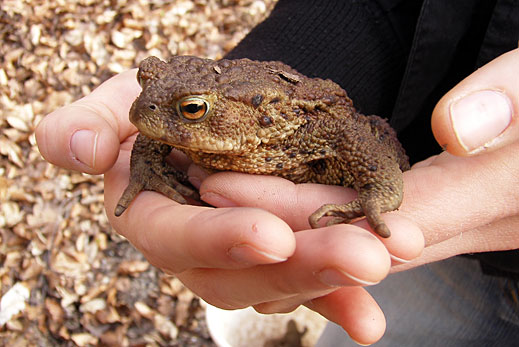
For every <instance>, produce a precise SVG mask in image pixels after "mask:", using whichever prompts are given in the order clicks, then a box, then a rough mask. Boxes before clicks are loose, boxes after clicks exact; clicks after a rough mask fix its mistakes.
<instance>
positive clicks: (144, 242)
mask: <svg viewBox="0 0 519 347" xmlns="http://www.w3.org/2000/svg"><path fill="white" fill-rule="evenodd" d="M128 157H129V153H128V152H122V154H121V156H120V158H119V160H118V162H117V163H116V164H115V165H114V167H113V168H112V169H111V170H110V171H108V172H107V173H106V174H105V206H106V210H107V215H108V218H109V220H110V223H111V224H112V226H114V228H115V229H116V230H117V231H119V232H120V233H121V234H122V235H123V236H125V237H126V238H128V240H130V242H132V244H133V245H134V246H135V247H137V248H138V249H139V250H141V251H142V252H143V253H144V255H145V256H146V257H147V258H148V260H149V261H150V262H151V263H152V264H154V265H155V266H158V267H160V268H164V269H167V270H169V271H170V272H173V273H178V272H182V271H185V270H186V269H190V268H194V267H211V268H233V269H235V268H244V267H250V266H251V265H254V264H270V263H276V262H280V261H284V260H286V259H287V258H288V257H289V256H290V255H292V253H293V252H294V248H295V239H294V234H293V232H292V230H291V229H290V228H289V227H288V226H287V224H286V223H285V222H283V221H282V220H280V219H279V218H277V217H275V216H273V215H272V214H269V213H267V212H266V211H263V210H260V209H255V208H247V209H246V208H239V209H238V208H234V209H233V208H228V209H213V208H208V207H201V206H191V205H179V204H178V203H176V202H174V201H172V200H170V199H168V198H166V197H165V196H163V195H161V194H159V193H155V192H141V193H140V194H139V195H138V196H137V197H136V198H135V200H134V201H133V202H132V203H131V205H130V207H129V208H128V209H127V210H126V211H125V213H124V214H123V215H122V216H121V217H115V216H114V214H113V211H114V207H115V205H116V203H117V200H118V199H119V197H120V195H121V194H122V191H123V190H124V188H125V186H126V185H127V184H128V183H127V182H128V160H129V159H128Z"/></svg>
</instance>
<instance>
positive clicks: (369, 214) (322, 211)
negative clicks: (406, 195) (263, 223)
mask: <svg viewBox="0 0 519 347" xmlns="http://www.w3.org/2000/svg"><path fill="white" fill-rule="evenodd" d="M396 183H397V185H398V186H399V185H400V184H401V182H400V181H398V182H396ZM391 185H392V184H391ZM386 188H387V186H386ZM394 188H395V187H394ZM395 191H397V192H398V191H400V192H401V191H402V190H401V189H381V190H379V189H374V190H371V189H370V190H361V192H360V194H359V197H358V198H357V199H356V200H353V201H351V202H349V203H347V204H345V205H334V204H327V205H323V206H321V208H319V209H318V210H317V211H315V212H314V213H312V214H311V215H310V217H309V218H308V221H309V222H310V225H311V226H312V228H317V227H318V222H319V220H320V219H321V218H323V217H334V218H332V219H331V220H330V221H328V223H327V224H326V225H328V226H329V225H334V224H339V223H350V222H351V221H352V220H353V219H355V218H358V217H363V216H366V219H367V221H368V224H369V226H370V227H371V229H372V230H373V231H374V232H375V233H377V234H378V235H379V236H380V237H384V238H387V237H389V236H391V232H390V231H389V228H388V227H387V225H386V223H384V221H383V220H382V217H381V214H382V213H383V212H388V211H393V210H396V209H397V208H398V207H399V206H400V203H401V202H402V194H401V193H400V194H396V195H389V194H384V193H381V192H395Z"/></svg>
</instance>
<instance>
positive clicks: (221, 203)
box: [200, 192, 238, 207]
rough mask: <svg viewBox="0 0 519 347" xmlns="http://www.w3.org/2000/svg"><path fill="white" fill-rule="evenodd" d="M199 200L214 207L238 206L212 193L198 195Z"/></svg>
mask: <svg viewBox="0 0 519 347" xmlns="http://www.w3.org/2000/svg"><path fill="white" fill-rule="evenodd" d="M200 199H202V200H203V201H205V202H207V203H208V204H211V205H213V206H216V207H236V206H238V205H237V204H236V203H235V202H234V201H231V200H229V199H227V198H224V197H223V196H221V195H220V194H216V193H213V192H204V193H202V194H201V195H200Z"/></svg>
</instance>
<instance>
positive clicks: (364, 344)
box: [350, 336, 371, 346]
mask: <svg viewBox="0 0 519 347" xmlns="http://www.w3.org/2000/svg"><path fill="white" fill-rule="evenodd" d="M350 339H352V338H351V336H350ZM352 341H353V342H355V343H356V344H357V345H359V346H371V343H360V342H359V341H356V340H355V339H352Z"/></svg>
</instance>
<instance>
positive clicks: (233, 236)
mask: <svg viewBox="0 0 519 347" xmlns="http://www.w3.org/2000/svg"><path fill="white" fill-rule="evenodd" d="M139 90H140V89H139V86H138V84H137V82H136V79H135V71H130V72H126V73H123V74H121V75H118V76H116V77H114V78H112V79H111V80H109V81H107V82H105V83H103V84H102V85H101V86H99V87H98V88H97V89H96V90H95V91H94V92H93V93H92V94H91V95H89V96H87V97H85V98H83V99H81V100H79V101H77V102H75V103H73V104H71V105H69V106H66V107H64V108H62V109H60V110H57V111H55V112H53V113H52V114H50V115H48V116H47V117H45V118H44V120H43V121H42V122H41V123H40V124H39V126H38V128H37V131H36V138H37V142H38V145H39V148H40V151H41V153H42V155H43V156H44V157H45V158H46V159H47V160H49V161H50V162H52V163H54V164H56V165H59V166H61V167H65V168H69V169H73V170H78V171H83V172H87V173H91V174H101V173H104V174H105V205H106V209H107V215H108V218H109V219H110V223H111V224H112V225H113V226H114V228H115V229H116V230H117V231H118V232H119V233H121V234H122V235H124V236H125V237H127V238H128V239H129V240H130V241H131V242H132V243H133V244H134V245H135V246H136V247H137V248H138V249H140V250H141V251H142V252H143V253H144V255H145V256H146V257H147V258H148V259H149V260H150V262H151V263H153V264H154V265H156V266H158V267H160V268H162V269H164V270H165V271H167V272H169V273H173V274H176V275H177V276H178V277H179V278H180V279H181V280H182V281H183V282H184V283H185V284H186V285H187V286H188V287H189V288H190V289H191V290H193V291H194V292H195V293H197V294H199V295H200V296H201V297H202V298H203V299H205V300H206V301H208V302H210V303H212V304H215V305H217V306H219V307H223V308H231V309H232V308H240V307H246V306H250V305H254V306H255V307H256V308H257V309H258V310H260V311H263V312H278V311H290V310H292V309H293V308H295V307H297V306H298V305H299V304H301V303H305V302H306V303H307V305H308V306H309V307H311V308H313V309H314V310H316V311H318V312H320V313H322V314H323V315H324V316H326V317H327V318H329V319H330V320H333V321H335V322H337V323H338V324H340V325H342V326H344V327H345V329H346V330H347V331H348V332H349V333H350V335H351V336H352V337H353V338H354V339H355V340H357V341H359V342H361V343H371V342H374V337H375V338H376V339H378V337H379V336H381V335H382V333H383V330H384V326H385V322H384V317H383V314H382V313H381V311H380V309H379V308H378V306H377V305H376V303H375V302H374V301H373V299H372V298H371V297H370V296H369V294H367V292H366V291H365V290H364V289H362V288H361V287H360V286H359V285H368V284H373V283H377V282H379V281H380V280H382V279H383V278H384V277H385V276H386V275H387V273H388V271H389V269H390V263H391V259H393V260H394V261H407V260H409V259H413V258H414V257H416V256H418V255H419V254H420V252H421V250H422V248H423V237H422V234H421V233H420V231H419V230H418V229H417V228H416V227H414V226H413V225H411V223H410V222H409V221H407V220H405V219H402V218H400V219H399V218H393V217H388V218H387V224H388V226H389V227H390V228H391V229H392V230H395V232H394V233H393V236H392V237H391V238H390V239H380V238H378V237H376V236H374V235H373V234H371V233H370V232H369V231H368V226H367V224H366V223H365V222H362V221H361V222H359V223H356V224H355V225H337V226H332V227H328V228H322V229H319V230H311V229H310V230H309V227H308V225H307V223H308V222H307V220H308V215H310V213H311V212H313V210H315V209H316V208H317V207H318V203H317V202H316V201H314V202H311V201H306V202H307V203H309V204H306V205H309V206H305V210H304V212H301V213H302V214H303V213H304V218H302V219H301V220H296V219H291V220H289V219H287V222H285V221H284V220H283V219H282V218H279V216H281V217H284V215H283V214H278V215H279V216H276V215H275V214H273V213H269V212H268V211H265V210H264V209H258V208H250V207H249V208H244V207H229V208H218V209H214V208H208V207H202V206H190V205H179V204H177V203H176V202H174V201H172V200H170V199H167V198H165V197H164V196H162V195H160V194H158V193H154V192H143V193H141V194H139V196H138V197H137V198H136V199H135V200H134V202H133V203H132V204H131V206H130V207H129V208H128V210H127V211H126V212H125V213H124V215H123V216H121V217H119V218H116V217H114V215H113V210H114V207H115V205H116V202H117V200H118V198H119V197H120V195H121V193H122V191H123V189H124V188H125V186H126V184H127V182H128V175H129V154H130V150H131V145H132V143H133V140H134V138H135V136H134V135H135V133H136V129H135V128H134V127H133V126H132V125H131V124H130V123H129V121H128V110H129V108H130V105H131V102H132V101H133V100H134V99H135V97H136V96H137V94H138V93H139ZM177 159H179V158H178V157H177ZM176 164H177V165H179V166H182V167H184V168H185V169H187V168H188V167H189V162H186V161H185V160H182V159H181V158H180V160H177V161H176ZM189 172H190V173H192V176H193V183H195V184H197V182H196V179H197V178H198V179H201V178H203V177H204V175H203V174H201V172H200V170H199V169H197V168H196V167H194V166H191V167H190V168H189ZM240 177H241V178H239V179H238V181H240V180H241V179H245V180H246V179H249V178H251V176H249V175H241V176H240ZM254 177H255V178H256V179H260V178H259V177H258V176H254ZM261 179H263V178H261ZM265 179H267V181H265V184H266V185H267V186H266V188H265V189H266V190H271V189H272V188H275V187H276V186H277V185H279V184H281V185H284V189H288V190H291V192H292V197H297V196H300V197H301V198H302V199H303V198H305V199H306V196H307V194H308V192H309V191H314V189H315V190H316V192H318V193H315V194H314V198H318V199H320V200H323V199H325V198H326V197H328V196H335V197H336V198H337V199H338V200H339V201H346V199H348V198H351V197H352V193H353V192H351V191H349V192H348V193H347V194H344V190H343V189H342V188H340V187H326V186H317V185H294V184H292V183H290V182H288V181H286V180H283V179H281V178H276V177H270V178H265ZM268 180H271V181H268ZM238 181H237V184H238V185H240V183H238ZM317 188H319V189H317ZM316 194H317V195H316ZM319 194H320V195H319ZM260 196H262V195H261V194H260ZM301 202H303V201H301ZM328 202H331V201H328ZM300 205H301V204H298V203H294V206H295V207H296V208H297V207H298V206H300ZM310 205H311V206H310ZM301 206H302V205H301ZM285 211H288V209H285ZM294 231H299V232H297V233H294ZM296 245H297V247H296ZM340 286H341V287H342V286H344V288H341V289H338V288H339V287H340ZM312 299H313V300H312ZM337 300H339V301H341V302H343V303H345V304H344V305H343V306H342V307H340V308H336V307H333V304H334V303H335V302H336V301H337Z"/></svg>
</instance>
